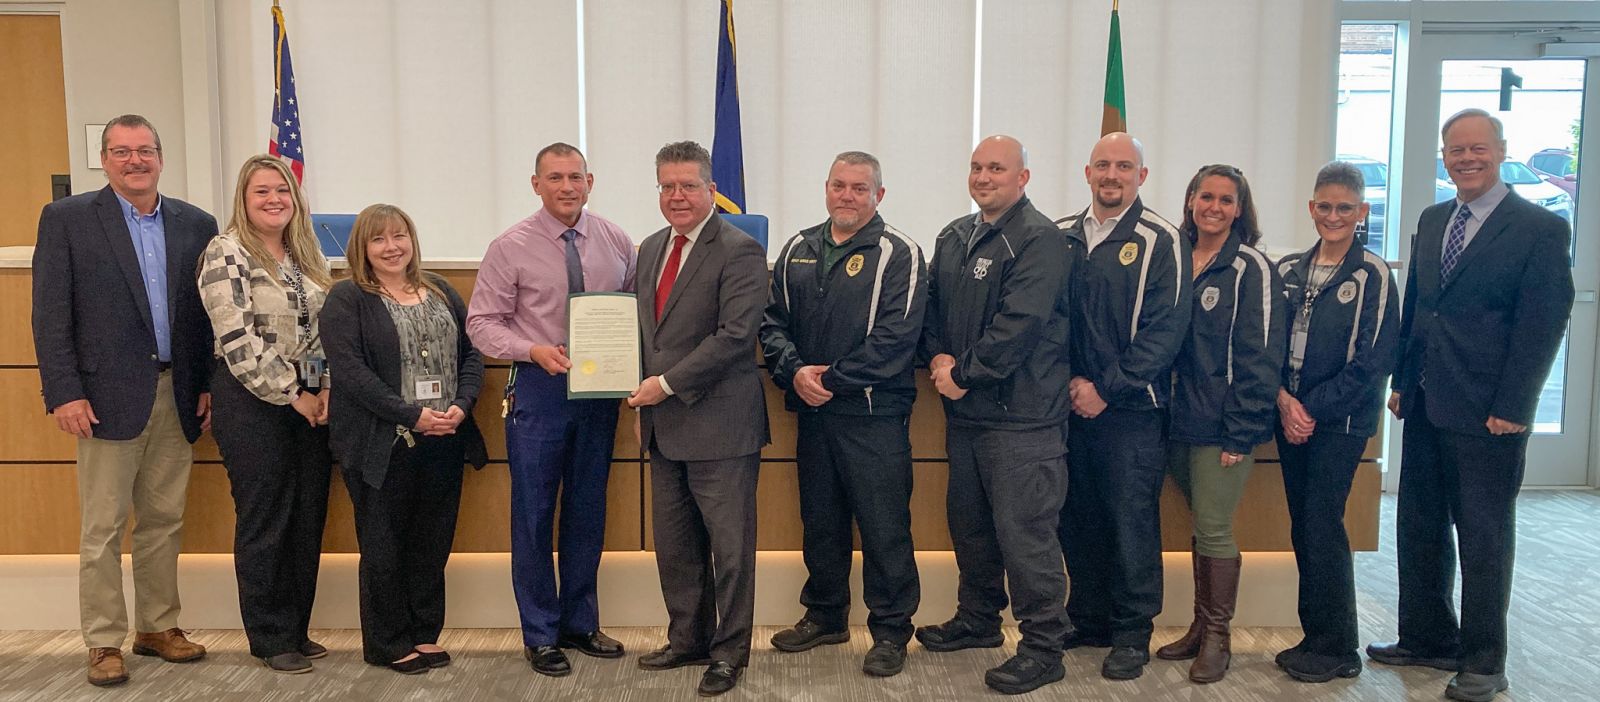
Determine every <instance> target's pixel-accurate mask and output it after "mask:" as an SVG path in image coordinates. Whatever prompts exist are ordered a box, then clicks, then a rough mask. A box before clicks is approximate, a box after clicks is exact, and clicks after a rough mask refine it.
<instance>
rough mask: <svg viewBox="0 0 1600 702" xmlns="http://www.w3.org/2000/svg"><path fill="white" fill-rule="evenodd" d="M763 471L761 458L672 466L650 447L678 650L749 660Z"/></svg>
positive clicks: (656, 524) (666, 591)
mask: <svg viewBox="0 0 1600 702" xmlns="http://www.w3.org/2000/svg"><path fill="white" fill-rule="evenodd" d="M760 467H761V454H759V453H752V454H750V455H748V456H739V457H737V458H725V459H722V460H715V461H674V460H672V459H670V458H667V457H666V456H663V455H661V450H660V449H659V448H658V447H657V446H655V445H654V442H652V445H651V447H650V504H651V508H652V512H651V515H650V517H651V518H650V523H651V526H652V527H653V529H654V531H655V547H656V570H657V571H658V572H659V573H660V576H661V598H662V599H663V600H665V602H666V606H667V642H668V643H669V644H671V646H672V650H674V651H677V652H679V653H694V654H700V653H708V652H709V654H710V657H711V658H712V659H713V660H718V661H727V662H729V663H732V664H734V665H735V666H744V665H745V664H747V663H749V662H750V630H751V628H752V624H753V622H754V619H755V605H756V479H757V477H758V476H759V474H760Z"/></svg>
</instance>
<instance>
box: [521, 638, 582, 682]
mask: <svg viewBox="0 0 1600 702" xmlns="http://www.w3.org/2000/svg"><path fill="white" fill-rule="evenodd" d="M522 657H523V658H526V659H528V663H529V664H531V665H532V666H533V672H535V673H539V674H540V675H548V676H550V677H552V678H559V677H561V676H563V675H567V674H570V673H571V672H572V663H571V662H569V661H568V660H567V654H565V653H562V652H561V649H560V648H558V647H556V646H534V647H532V648H529V647H526V646H524V647H523V648H522Z"/></svg>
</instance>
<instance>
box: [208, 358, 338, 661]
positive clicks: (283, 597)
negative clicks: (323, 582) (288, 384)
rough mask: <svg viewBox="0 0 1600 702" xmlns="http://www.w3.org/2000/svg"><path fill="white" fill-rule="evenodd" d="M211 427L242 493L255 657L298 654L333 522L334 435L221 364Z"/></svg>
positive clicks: (237, 568) (239, 532)
mask: <svg viewBox="0 0 1600 702" xmlns="http://www.w3.org/2000/svg"><path fill="white" fill-rule="evenodd" d="M211 430H212V433H213V435H214V436H216V439H217V448H218V449H220V450H221V452H222V462H223V464H224V465H225V466H226V467H227V470H228V483H229V485H230V487H231V490H232V493H233V507H234V514H235V516H236V517H237V521H236V523H235V525H234V530H233V569H234V573H235V575H236V577H237V578H238V582H239V614H240V616H241V618H242V619H243V620H244V633H245V637H246V638H248V639H249V640H250V655H253V656H257V657H261V658H266V657H269V656H276V655H278V654H280V653H289V652H291V651H298V650H299V649H300V644H302V643H305V642H306V640H307V639H306V630H307V629H308V628H310V626H311V603H312V601H313V600H314V599H315V598H316V594H317V568H318V567H319V566H320V565H321V563H322V527H323V525H324V524H325V523H326V522H327V520H328V486H329V481H330V480H331V473H332V469H333V454H332V453H331V452H330V451H329V449H328V428H327V427H312V426H310V425H309V424H308V423H307V422H306V419H305V417H302V416H300V413H298V412H296V411H295V410H294V408H293V407H290V406H288V405H273V404H268V403H266V402H263V401H262V400H260V399H258V398H257V397H256V396H255V395H252V394H251V393H250V391H249V390H246V389H245V388H244V386H243V385H240V384H239V381H238V380H236V379H235V378H234V377H233V374H232V373H229V372H228V369H227V367H226V366H225V365H223V364H221V363H218V364H217V371H216V373H214V374H213V375H212V376H211Z"/></svg>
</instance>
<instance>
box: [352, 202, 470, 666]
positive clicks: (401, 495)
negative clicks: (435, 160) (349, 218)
mask: <svg viewBox="0 0 1600 702" xmlns="http://www.w3.org/2000/svg"><path fill="white" fill-rule="evenodd" d="M346 253H347V255H348V256H349V259H350V279H349V280H341V281H339V283H338V284H336V285H334V286H333V290H332V291H331V292H329V293H328V305H327V307H325V308H324V309H323V313H322V314H323V316H322V319H323V322H324V324H323V330H324V331H323V343H324V344H325V345H326V346H327V349H328V363H329V365H330V366H331V367H332V368H333V369H334V371H335V372H336V373H338V375H339V392H338V394H336V395H334V396H333V402H334V405H335V406H334V410H333V447H334V451H335V453H336V454H337V455H338V456H339V467H340V471H341V472H343V473H344V482H345V485H346V486H347V487H348V488H349V489H350V501H351V503H352V504H353V505H354V507H355V518H356V519H355V521H356V539H357V541H358V542H359V543H360V547H361V574H360V579H361V648H362V657H363V658H364V659H366V661H367V663H370V664H372V665H385V666H388V667H389V668H390V669H391V670H394V671H395V672H398V673H404V674H408V675H409V674H413V673H425V672H427V671H428V669H429V668H439V667H443V666H445V665H449V663H450V654H449V653H446V652H445V650H444V649H442V648H440V647H439V645H438V644H439V633H440V631H442V630H443V629H444V567H445V562H446V561H448V560H449V559H450V545H451V543H452V542H453V541H454V539H455V533H456V515H457V511H458V508H459V506H460V504H461V479H462V475H461V474H462V464H463V463H465V462H466V461H467V460H469V459H470V460H471V461H472V463H473V465H474V466H477V467H479V468H482V467H483V464H484V463H485V462H486V458H487V457H486V456H485V455H484V446H483V436H482V435H481V434H479V433H478V427H477V425H476V424H474V423H473V421H472V407H473V405H474V404H475V403H476V402H477V399H478V390H479V388H480V387H481V386H482V384H483V357H482V356H480V355H479V354H478V351H477V349H475V348H473V346H472V342H471V341H470V340H468V339H467V335H466V333H465V326H466V320H467V305H466V303H465V302H463V301H462V300H461V296H460V295H459V294H457V293H456V291H455V289H454V288H452V287H450V284H449V283H447V282H445V280H444V278H441V277H439V276H437V275H434V274H433V273H428V272H425V271H423V270H422V267H421V265H420V263H421V261H420V259H421V249H420V246H419V244H418V242H417V234H416V225H414V224H413V223H412V221H411V217H410V216H409V215H407V214H406V213H405V212H404V211H403V210H401V209H400V208H398V207H395V206H394V205H382V204H380V205H372V206H370V207H368V208H366V209H364V210H362V211H361V214H359V215H357V216H356V222H355V226H354V227H353V228H352V229H351V230H350V246H349V247H348V248H347V249H346Z"/></svg>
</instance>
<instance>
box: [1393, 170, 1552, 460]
mask: <svg viewBox="0 0 1600 702" xmlns="http://www.w3.org/2000/svg"><path fill="white" fill-rule="evenodd" d="M1454 209H1455V205H1454V201H1453V200H1452V201H1446V202H1442V203H1439V204H1437V205H1434V206H1432V207H1429V208H1428V209H1426V210H1423V212H1422V217H1421V219H1420V220H1419V221H1418V222H1417V233H1416V235H1415V239H1414V240H1413V243H1412V246H1411V265H1410V266H1409V270H1407V271H1406V294H1405V302H1404V307H1403V309H1404V312H1403V313H1402V316H1401V323H1400V345H1401V349H1402V351H1401V358H1400V367H1399V369H1398V370H1397V371H1396V372H1395V376H1394V390H1395V392H1398V393H1400V413H1401V416H1402V417H1405V416H1407V415H1409V414H1410V413H1411V411H1412V408H1413V406H1414V403H1415V399H1416V396H1417V394H1418V393H1417V392H1416V391H1417V389H1418V382H1419V380H1421V379H1422V373H1423V370H1424V368H1425V369H1426V370H1427V378H1426V381H1425V382H1424V384H1423V387H1425V389H1426V392H1424V393H1422V394H1423V395H1424V396H1425V397H1426V398H1427V403H1428V406H1427V410H1428V418H1429V420H1431V421H1432V422H1433V423H1434V424H1435V425H1438V426H1440V427H1443V428H1445V429H1450V430H1452V431H1457V432H1461V433H1465V434H1473V435H1479V436H1488V435H1489V430H1488V427H1486V426H1485V425H1484V422H1485V421H1487V420H1488V418H1489V417H1491V416H1492V417H1499V418H1500V419H1504V420H1506V421H1509V422H1515V423H1517V424H1532V423H1533V416H1534V412H1535V410H1536V409H1537V408H1538V405H1539V392H1540V390H1541V389H1542V388H1543V387H1544V381H1545V377H1546V376H1547V375H1549V373H1550V364H1551V363H1552V362H1553V361H1554V360H1555V356H1556V351H1557V350H1558V349H1559V347H1560V345H1561V336H1562V334H1563V333H1565V331H1566V328H1567V317H1568V315H1569V314H1570V313H1571V312H1572V267H1571V264H1570V262H1569V253H1568V252H1569V251H1570V250H1571V249H1570V244H1571V240H1572V230H1571V228H1570V227H1569V226H1568V225H1567V222H1566V221H1565V220H1563V219H1561V218H1560V217H1558V216H1556V215H1555V214H1553V213H1551V212H1550V211H1548V210H1546V209H1544V208H1542V207H1539V206H1537V205H1534V204H1533V203H1530V202H1528V201H1527V200H1524V199H1522V198H1521V197H1518V196H1517V194H1516V193H1515V192H1510V193H1507V194H1506V198H1505V200H1503V201H1501V203H1500V205H1499V206H1498V207H1496V208H1495V209H1494V212H1492V213H1490V214H1489V218H1488V219H1487V220H1484V222H1483V226H1482V227H1481V228H1480V229H1479V230H1478V234H1477V236H1475V237H1473V239H1472V241H1471V243H1469V244H1468V245H1467V248H1466V249H1465V250H1463V251H1462V252H1461V258H1460V259H1459V260H1458V261H1457V262H1456V267H1455V270H1453V271H1452V272H1451V275H1450V278H1449V279H1447V280H1441V275H1440V273H1441V263H1440V258H1441V252H1442V251H1443V250H1444V236H1445V227H1446V226H1447V225H1448V224H1449V220H1450V215H1451V213H1452V211H1453V210H1454Z"/></svg>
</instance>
